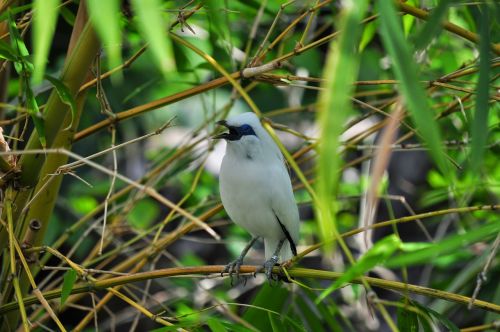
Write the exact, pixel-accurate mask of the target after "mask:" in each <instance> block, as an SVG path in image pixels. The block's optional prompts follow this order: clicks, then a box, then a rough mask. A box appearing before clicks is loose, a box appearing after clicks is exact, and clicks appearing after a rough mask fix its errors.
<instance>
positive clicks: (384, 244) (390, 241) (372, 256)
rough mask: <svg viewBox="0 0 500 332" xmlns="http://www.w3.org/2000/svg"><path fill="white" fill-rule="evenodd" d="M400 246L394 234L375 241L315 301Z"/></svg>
mask: <svg viewBox="0 0 500 332" xmlns="http://www.w3.org/2000/svg"><path fill="white" fill-rule="evenodd" d="M400 246H401V240H400V239H399V238H398V237H397V236H396V235H395V234H392V235H389V236H387V237H385V238H384V239H382V240H380V241H378V242H377V243H375V245H374V246H373V247H372V248H370V249H369V250H368V251H367V252H366V253H365V254H364V255H363V256H362V257H361V258H360V259H359V260H358V261H357V262H356V263H355V264H354V265H352V266H351V267H350V268H349V269H348V270H347V271H346V272H345V273H344V274H343V275H342V276H341V277H340V278H338V279H337V280H335V282H334V283H333V284H332V285H331V286H330V287H328V288H327V289H325V290H324V291H323V292H322V293H321V294H320V295H319V296H318V299H317V300H316V303H319V302H321V301H322V300H323V299H324V298H325V297H327V296H328V295H329V294H330V293H331V292H333V291H334V290H336V289H338V288H339V287H342V286H343V285H344V284H345V283H347V282H349V281H351V280H352V279H354V278H357V277H359V276H361V275H363V274H364V273H366V272H367V271H369V270H371V269H372V268H373V267H375V266H376V265H378V264H381V263H383V262H385V261H386V260H387V258H389V257H390V256H391V255H392V254H393V253H394V252H395V251H396V250H397V249H398V248H399V247H400Z"/></svg>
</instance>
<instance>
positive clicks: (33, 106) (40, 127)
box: [24, 81, 47, 148]
mask: <svg viewBox="0 0 500 332" xmlns="http://www.w3.org/2000/svg"><path fill="white" fill-rule="evenodd" d="M24 84H25V93H26V106H27V108H28V113H29V114H30V116H31V119H32V120H33V123H34V125H35V130H36V131H37V133H38V139H39V140H40V144H41V145H42V147H43V148H46V147H47V139H46V138H45V123H44V119H43V115H42V113H41V112H40V109H39V108H38V103H37V101H36V98H35V95H34V94H33V90H31V87H30V86H29V83H28V81H24Z"/></svg>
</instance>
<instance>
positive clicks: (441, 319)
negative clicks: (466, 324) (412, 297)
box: [411, 301, 460, 332]
mask: <svg viewBox="0 0 500 332" xmlns="http://www.w3.org/2000/svg"><path fill="white" fill-rule="evenodd" d="M411 303H412V304H413V305H414V306H415V307H417V308H418V309H420V310H421V311H423V312H425V313H426V315H429V316H433V317H434V318H435V319H437V320H438V321H439V322H440V323H441V324H443V325H444V326H445V327H446V328H447V331H451V332H459V331H460V329H459V328H458V327H457V326H456V325H455V324H454V323H452V322H451V321H450V320H449V319H448V318H446V317H444V316H443V315H441V314H440V313H439V312H437V311H435V310H433V309H431V308H429V307H425V306H423V305H421V304H420V303H418V302H416V301H412V302H411Z"/></svg>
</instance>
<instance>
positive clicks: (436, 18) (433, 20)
mask: <svg viewBox="0 0 500 332" xmlns="http://www.w3.org/2000/svg"><path fill="white" fill-rule="evenodd" d="M450 4H451V0H441V1H439V2H438V5H437V7H436V8H434V10H432V12H431V13H430V15H429V18H428V19H427V22H426V23H425V25H424V26H423V28H422V29H421V30H420V31H419V32H418V34H417V37H416V38H415V49H416V50H422V49H424V48H426V47H427V45H428V44H429V42H430V41H431V40H432V39H433V38H436V37H437V36H438V35H439V32H440V31H441V29H442V25H441V24H442V21H443V19H444V16H445V14H446V11H447V10H448V7H449V6H450Z"/></svg>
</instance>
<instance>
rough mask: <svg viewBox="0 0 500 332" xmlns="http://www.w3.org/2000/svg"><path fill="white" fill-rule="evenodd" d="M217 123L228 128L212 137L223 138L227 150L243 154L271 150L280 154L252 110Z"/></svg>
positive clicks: (255, 153)
mask: <svg viewBox="0 0 500 332" xmlns="http://www.w3.org/2000/svg"><path fill="white" fill-rule="evenodd" d="M217 124H219V125H221V126H224V127H226V128H227V129H228V131H227V132H223V133H221V134H218V135H216V136H214V137H213V138H214V139H224V140H226V142H227V146H228V151H234V152H235V153H237V154H242V155H244V156H247V157H249V156H255V155H257V154H259V152H264V153H265V152H272V153H273V154H276V153H277V154H278V155H281V153H280V152H279V149H278V147H277V146H276V144H275V143H274V141H273V140H272V138H271V137H270V136H269V134H268V133H267V132H266V130H265V129H264V128H263V127H262V125H261V123H260V120H259V118H258V117H257V116H256V115H255V114H254V113H252V112H247V113H242V114H238V115H235V116H232V117H229V118H228V119H227V120H222V121H218V122H217Z"/></svg>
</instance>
